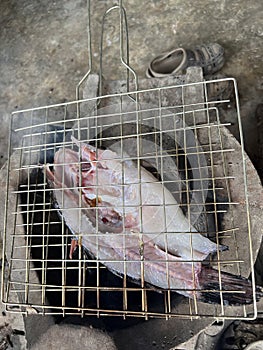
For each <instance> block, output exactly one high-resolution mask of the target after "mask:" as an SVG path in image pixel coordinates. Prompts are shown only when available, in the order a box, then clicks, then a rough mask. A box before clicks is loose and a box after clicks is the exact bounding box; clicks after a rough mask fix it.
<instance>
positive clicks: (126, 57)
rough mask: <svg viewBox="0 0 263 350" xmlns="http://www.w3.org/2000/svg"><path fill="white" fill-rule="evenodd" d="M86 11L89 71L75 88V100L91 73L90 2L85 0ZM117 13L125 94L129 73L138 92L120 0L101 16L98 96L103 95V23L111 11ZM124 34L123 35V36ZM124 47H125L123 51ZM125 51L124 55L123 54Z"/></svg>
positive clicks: (126, 26) (125, 15)
mask: <svg viewBox="0 0 263 350" xmlns="http://www.w3.org/2000/svg"><path fill="white" fill-rule="evenodd" d="M87 9H88V23H87V32H88V51H89V62H88V63H89V69H88V71H87V72H86V74H85V75H84V76H83V78H82V79H81V80H80V81H79V83H78V84H77V86H76V100H79V99H80V87H81V85H82V84H83V83H84V82H85V81H86V80H87V78H88V76H89V75H90V74H91V72H92V46H91V42H92V38H91V16H90V0H87ZM115 10H117V11H119V44H120V47H119V50H120V51H119V52H120V61H121V64H122V65H123V66H124V67H125V68H126V86H127V92H129V91H130V86H129V84H130V79H129V78H130V73H131V74H132V75H133V78H134V85H135V90H136V91H137V90H138V76H137V74H136V72H135V70H134V69H133V68H132V67H131V66H130V63H129V33H128V21H127V14H126V10H125V8H124V7H123V5H122V0H119V1H118V5H114V6H112V7H110V8H109V9H108V10H107V11H106V12H105V13H104V15H103V18H102V26H101V40H100V65H99V67H100V68H99V96H101V95H102V94H103V39H104V31H105V21H106V18H107V17H108V15H109V14H111V12H113V11H115ZM124 32H125V34H124ZM124 46H126V48H125V50H124ZM125 51H126V53H125Z"/></svg>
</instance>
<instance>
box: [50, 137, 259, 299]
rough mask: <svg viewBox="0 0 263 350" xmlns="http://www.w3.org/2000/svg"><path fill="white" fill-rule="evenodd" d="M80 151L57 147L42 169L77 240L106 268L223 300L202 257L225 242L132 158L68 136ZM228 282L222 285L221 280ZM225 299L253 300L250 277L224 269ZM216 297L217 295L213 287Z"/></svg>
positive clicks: (216, 276)
mask: <svg viewBox="0 0 263 350" xmlns="http://www.w3.org/2000/svg"><path fill="white" fill-rule="evenodd" d="M72 140H73V142H74V143H75V144H76V145H77V146H78V147H79V151H74V150H72V149H69V148H60V149H59V150H58V151H57V152H56V153H55V156H54V166H53V169H52V170H51V167H50V165H46V175H47V178H48V181H49V183H50V185H51V186H52V188H53V189H54V197H55V198H56V201H57V203H58V206H59V208H60V212H61V214H62V216H63V218H64V220H65V222H66V224H67V226H68V227H69V229H70V230H71V231H72V232H73V234H74V235H75V236H76V237H81V238H82V245H83V247H84V248H85V249H87V250H88V251H89V252H90V253H91V254H92V255H93V256H94V257H96V259H98V260H99V261H100V262H101V263H102V264H104V265H105V266H106V267H107V268H109V269H110V270H111V271H113V272H115V273H117V274H120V275H124V274H126V275H128V276H129V277H130V278H132V279H134V280H141V283H142V284H144V283H148V284H151V285H153V286H157V287H159V288H163V289H170V290H176V291H177V292H178V293H180V294H182V295H185V296H187V297H194V296H195V297H196V298H197V299H200V300H205V301H211V302H220V297H218V300H217V297H215V296H214V294H213V292H211V293H208V294H207V293H205V292H203V291H202V290H203V289H206V290H213V291H217V290H218V289H219V274H218V271H217V270H215V269H212V268H210V267H208V266H206V265H204V264H202V261H203V260H204V259H205V258H206V257H207V256H208V255H209V254H213V253H215V252H217V251H218V250H223V249H225V247H224V246H220V245H216V244H215V243H213V242H212V241H210V240H209V239H208V238H206V237H204V236H203V235H201V234H200V233H198V232H197V231H196V229H195V228H194V227H193V226H192V225H191V224H190V222H189V220H188V219H187V218H186V217H185V215H184V214H183V212H182V210H181V208H180V206H179V204H178V203H177V202H176V200H175V198H174V197H173V195H172V194H171V193H170V192H169V191H168V190H167V189H166V188H165V186H164V185H163V184H162V183H161V182H160V181H157V179H156V178H155V177H154V176H153V175H152V174H151V173H149V172H148V171H147V170H146V169H144V168H143V167H136V165H135V164H134V163H133V162H132V160H130V159H129V157H127V158H125V157H123V156H122V157H119V156H118V155H117V154H116V153H115V152H112V151H111V150H108V149H106V150H101V149H96V148H94V147H93V146H90V145H88V144H85V143H83V142H80V141H78V140H76V139H75V138H73V137H72ZM224 282H225V283H224ZM220 283H221V285H222V284H223V289H224V290H226V291H227V290H229V291H231V290H236V289H237V288H241V291H240V294H239V293H237V296H233V295H232V294H231V293H225V294H224V302H226V303H231V304H235V303H236V304H240V303H241V301H242V302H243V303H248V302H252V300H253V290H252V287H251V283H250V281H248V280H247V279H244V278H242V277H237V276H233V275H230V274H221V280H220ZM217 295H219V293H217Z"/></svg>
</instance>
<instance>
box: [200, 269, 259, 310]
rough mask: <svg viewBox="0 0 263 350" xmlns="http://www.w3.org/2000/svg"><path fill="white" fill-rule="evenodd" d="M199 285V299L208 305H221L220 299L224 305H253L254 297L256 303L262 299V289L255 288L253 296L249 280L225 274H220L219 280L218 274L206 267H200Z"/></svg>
mask: <svg viewBox="0 0 263 350" xmlns="http://www.w3.org/2000/svg"><path fill="white" fill-rule="evenodd" d="M220 280H221V283H220V282H219V281H220ZM199 285H200V288H201V293H200V299H201V300H202V301H204V302H208V303H216V304H221V298H222V300H223V304H224V305H244V304H251V303H253V301H254V298H255V297H256V300H257V301H258V300H259V299H260V298H261V297H263V288H262V287H259V286H256V290H255V295H254V289H253V287H252V283H251V281H250V280H249V279H247V278H245V277H242V276H235V275H232V274H231V273H227V272H221V273H220V278H219V272H218V271H217V270H215V269H213V268H211V267H208V266H202V270H201V272H200V275H199ZM220 285H221V290H220Z"/></svg>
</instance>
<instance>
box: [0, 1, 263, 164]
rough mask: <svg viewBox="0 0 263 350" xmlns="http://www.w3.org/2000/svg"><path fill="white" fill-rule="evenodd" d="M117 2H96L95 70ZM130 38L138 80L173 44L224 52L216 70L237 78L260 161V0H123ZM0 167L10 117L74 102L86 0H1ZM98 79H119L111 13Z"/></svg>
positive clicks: (248, 142) (83, 61) (251, 147)
mask: <svg viewBox="0 0 263 350" xmlns="http://www.w3.org/2000/svg"><path fill="white" fill-rule="evenodd" d="M114 3H116V2H115V1H109V0H100V1H93V2H92V6H91V19H92V35H93V38H92V42H93V45H92V47H93V49H92V57H93V63H94V65H93V67H92V70H93V71H94V72H98V70H99V47H98V42H99V38H100V22H101V18H102V15H103V13H104V11H105V10H106V9H107V8H108V7H109V6H110V5H111V4H114ZM123 3H124V6H125V7H126V9H127V14H128V23H129V34H130V63H131V66H132V67H133V68H134V69H135V70H136V72H137V73H138V76H139V79H140V78H143V77H144V76H145V70H146V68H147V65H148V63H149V61H150V60H151V59H152V58H154V57H155V56H156V55H158V54H159V53H161V52H163V51H165V50H167V49H170V48H174V47H180V46H181V47H190V48H191V47H194V46H195V45H198V44H200V43H209V42H218V43H220V44H221V45H222V46H223V47H224V48H225V55H226V64H225V66H224V67H223V69H222V70H221V72H220V73H224V74H226V75H228V76H233V77H235V78H236V79H237V82H238V86H239V92H240V102H241V117H242V121H243V126H244V135H245V147H246V151H247V153H248V155H249V156H250V158H251V159H252V161H254V162H255V164H256V161H257V158H258V154H257V150H258V147H257V125H256V119H255V109H256V107H257V105H258V104H259V103H262V102H263V101H262V90H263V74H262V73H263V67H262V63H261V62H262V52H263V40H262V37H263V24H262V20H261V18H262V15H261V13H262V10H263V4H262V1H261V0H253V1H250V2H247V1H245V0H229V1H225V0H221V1H217V0H197V1H194V2H193V3H192V4H191V6H189V3H188V2H186V1H182V0H167V1H157V0H151V1H150V0H144V1H143V2H142V1H140V0H129V1H128V0H126V1H125V0H124V1H123ZM0 12H1V19H0V21H1V31H0V49H1V56H0V62H1V64H0V76H1V79H0V87H1V88H0V118H1V128H0V166H1V165H3V164H4V162H5V161H6V159H7V144H8V137H7V135H8V129H9V119H10V113H11V112H12V111H14V110H19V109H24V108H30V107H35V106H42V105H47V104H52V103H60V102H64V101H70V100H73V99H75V86H76V84H77V83H78V82H79V80H80V79H81V78H82V76H83V75H84V74H85V73H86V71H87V69H88V43H87V33H86V27H87V10H86V0H67V1H66V0H57V1H49V0H48V1H45V2H44V1H41V0H19V1H15V0H2V1H1V3H0ZM105 28H106V31H105V44H104V61H103V62H104V66H103V74H104V76H105V78H107V79H119V78H122V77H123V75H124V69H123V67H120V64H119V63H120V60H119V51H118V37H119V34H118V22H117V17H116V14H112V17H111V21H107V23H106V27H105Z"/></svg>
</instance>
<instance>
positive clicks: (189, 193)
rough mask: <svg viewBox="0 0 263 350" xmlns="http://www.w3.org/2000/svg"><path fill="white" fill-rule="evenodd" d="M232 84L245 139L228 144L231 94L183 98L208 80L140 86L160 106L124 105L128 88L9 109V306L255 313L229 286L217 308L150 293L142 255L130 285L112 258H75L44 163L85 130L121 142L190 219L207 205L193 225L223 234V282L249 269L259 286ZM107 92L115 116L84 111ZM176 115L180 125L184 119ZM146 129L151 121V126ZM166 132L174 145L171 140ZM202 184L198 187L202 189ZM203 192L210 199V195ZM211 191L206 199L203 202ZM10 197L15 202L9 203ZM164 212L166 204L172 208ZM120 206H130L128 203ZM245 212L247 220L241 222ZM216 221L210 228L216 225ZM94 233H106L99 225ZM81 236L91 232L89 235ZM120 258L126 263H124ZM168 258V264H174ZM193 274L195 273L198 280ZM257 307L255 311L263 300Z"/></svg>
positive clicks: (151, 313)
mask: <svg viewBox="0 0 263 350" xmlns="http://www.w3.org/2000/svg"><path fill="white" fill-rule="evenodd" d="M229 81H230V82H231V83H232V84H234V88H235V98H234V99H235V103H236V106H237V110H236V116H237V121H238V126H239V130H240V139H241V145H238V146H237V145H234V146H233V145H231V144H230V145H229V144H228V136H229V135H228V134H227V133H226V127H227V126H230V123H221V122H220V119H219V111H220V109H219V107H220V106H221V107H222V106H223V105H225V104H228V103H229V102H230V101H229V100H226V101H224V100H222V101H210V102H208V99H206V103H204V102H203V100H200V101H199V102H196V103H190V104H189V103H186V101H185V99H184V93H185V90H186V89H187V88H190V89H191V88H193V87H196V86H197V87H201V88H202V89H204V93H205V96H206V97H207V94H206V91H207V87H208V85H209V84H214V83H218V81H216V82H215V81H212V82H203V83H197V84H186V85H179V86H171V87H165V88H159V89H152V90H144V91H135V92H133V93H132V95H133V96H134V97H135V100H137V101H142V100H143V99H144V98H145V97H146V96H147V95H148V94H150V95H151V96H153V95H155V96H156V104H155V105H151V106H147V107H145V105H143V104H140V103H132V104H129V109H128V111H127V109H126V107H125V106H126V102H127V101H126V98H129V97H130V95H131V94H130V93H123V94H116V95H111V96H103V97H99V98H94V99H87V100H81V101H73V102H69V103H63V104H58V105H53V106H45V107H39V108H33V109H28V110H24V111H19V112H14V113H13V114H12V118H11V127H10V130H11V135H10V157H9V164H8V174H9V175H8V176H9V177H8V185H7V194H8V197H7V201H6V225H5V240H4V251H5V252H6V251H8V250H10V260H9V265H8V269H7V272H6V275H5V279H4V282H5V283H4V284H3V290H2V293H3V294H2V295H3V301H4V303H5V304H6V307H7V309H8V310H9V311H19V312H30V311H29V310H30V308H31V307H33V308H34V310H36V311H37V312H38V313H42V314H50V313H51V314H62V315H68V314H80V315H82V316H84V315H86V314H89V315H97V316H109V315H117V316H122V317H124V318H125V317H129V316H134V317H144V318H145V319H147V318H151V317H164V318H170V317H185V318H198V317H201V316H206V317H207V316H210V317H216V318H237V317H239V318H248V310H250V311H249V312H251V309H250V308H249V307H248V306H242V307H234V308H231V307H226V306H224V304H223V294H224V292H223V290H222V288H219V289H218V290H215V291H214V292H215V293H218V295H219V297H220V304H219V305H206V304H204V303H201V302H199V301H198V300H197V299H196V297H195V296H194V298H193V299H186V298H183V300H182V297H180V296H178V294H177V293H174V292H172V291H171V290H169V288H166V289H165V288H164V289H161V288H157V287H155V288H154V290H153V289H152V288H151V287H149V286H148V285H147V283H145V281H144V270H145V266H144V264H145V261H144V259H143V252H142V260H141V262H140V264H141V277H140V280H139V281H137V283H136V284H133V283H131V282H130V279H129V276H128V275H126V274H124V276H122V278H119V277H115V276H114V275H113V274H111V273H110V272H109V271H108V269H107V268H106V267H105V266H104V264H105V263H106V261H101V260H99V259H98V258H96V257H95V259H94V258H91V257H90V256H86V255H85V254H83V252H82V250H81V249H79V250H78V253H77V256H75V259H73V260H71V259H69V249H70V243H71V237H72V233H71V232H70V231H69V229H68V228H67V226H66V225H65V224H64V222H63V221H62V220H61V219H60V218H59V216H58V215H57V209H58V208H56V207H55V206H54V191H52V190H51V189H50V187H49V185H48V183H47V178H46V174H45V172H43V164H46V163H51V164H52V161H53V157H54V153H55V152H56V151H57V150H58V149H59V148H61V147H66V148H72V141H71V140H70V138H69V137H68V136H69V135H71V134H73V135H76V136H78V137H79V136H80V137H81V139H82V140H84V141H85V142H87V143H91V144H94V145H95V146H96V147H103V146H106V147H107V146H108V145H112V144H113V143H114V142H118V143H119V144H120V152H119V156H120V159H121V160H123V159H124V158H125V159H126V160H127V158H128V159H131V160H133V161H135V164H142V163H141V161H144V160H151V161H152V163H151V165H152V170H151V171H152V172H153V173H155V175H156V173H158V175H160V178H159V180H158V181H159V182H160V183H161V184H162V185H163V186H167V187H168V188H173V195H174V196H175V198H177V200H178V201H179V203H180V205H181V208H182V209H183V210H184V213H185V215H186V216H187V217H188V220H189V223H190V221H191V214H192V213H194V215H195V213H196V212H195V209H194V210H193V208H198V207H199V208H200V207H202V208H204V210H203V212H202V213H201V214H200V215H199V218H201V220H199V221H201V223H200V222H199V221H198V220H196V223H195V225H196V226H197V227H198V228H199V230H201V232H203V233H204V234H208V236H210V237H211V239H213V240H214V241H215V242H216V243H217V244H218V243H219V241H221V240H223V242H224V243H225V244H227V245H229V246H230V250H229V252H223V253H220V252H219V250H218V251H217V253H216V255H215V257H214V258H213V259H212V258H210V260H211V261H210V263H211V264H212V265H213V266H215V268H217V269H218V271H219V277H218V278H219V285H220V283H221V282H220V279H221V270H228V271H231V272H232V273H236V274H242V273H243V271H247V268H248V269H251V271H252V283H253V289H254V290H255V283H254V277H253V263H252V261H253V258H252V248H251V247H252V245H251V237H250V223H249V205H248V200H247V187H246V172H245V161H244V151H243V146H242V132H241V124H240V116H239V110H238V100H237V90H236V84H235V81H234V80H231V79H229ZM167 92H172V93H173V94H174V95H178V96H179V95H180V96H181V102H180V103H177V104H176V105H170V106H165V105H164V104H165V103H164V101H165V98H164V96H165V94H166V93H167ZM109 98H110V99H111V101H113V100H115V102H116V106H117V110H116V109H115V111H114V112H112V111H110V112H109V111H108V110H107V109H106V110H104V109H102V113H101V112H100V111H99V110H98V111H97V110H96V109H95V110H93V112H91V113H87V112H86V111H87V107H88V108H90V106H91V105H92V106H93V107H94V106H95V105H97V103H98V101H99V102H100V103H103V102H106V100H107V99H109ZM107 111H108V112H107ZM200 113H201V114H200ZM201 117H202V118H203V120H201ZM178 121H180V122H183V124H180V123H179V124H178ZM186 121H187V123H186ZM149 122H150V124H149ZM142 125H146V126H147V127H146V129H143V128H142ZM149 125H154V130H152V129H149V128H148V127H149ZM112 130H114V131H113V132H112ZM189 132H190V133H191V134H190V135H193V139H194V142H195V143H194V144H192V143H190V144H188V142H187V138H188V135H189V134H188V133H189ZM171 135H174V137H171ZM149 137H150V139H151V140H152V141H153V143H154V144H155V145H156V147H155V149H154V150H153V151H152V152H149V150H148V149H146V148H144V147H143V143H142V141H143V140H145V139H147V140H149ZM167 137H168V139H169V142H166V141H165V140H166V139H167ZM17 140H19V144H18V145H17ZM171 140H172V142H171ZM178 140H180V142H179V141H178ZM126 141H127V142H128V143H127V144H128V151H129V145H131V144H132V141H134V144H135V155H132V156H129V152H128V155H127V154H125V155H124V144H126ZM127 144H126V146H127ZM14 145H15V147H13V146H14ZM12 150H13V151H14V154H13V155H12V157H15V158H12V157H11V151H12ZM125 152H126V150H125ZM193 156H194V157H196V159H197V163H195V165H194V164H193V163H191V161H190V163H189V159H190V158H191V157H193ZM169 157H172V159H173V162H174V169H176V168H178V169H180V168H181V172H180V173H179V175H180V176H179V177H178V173H176V170H175V172H174V173H173V174H172V176H171V173H170V170H171V169H170V168H169V167H167V168H166V165H165V162H166V160H167V159H168V158H169ZM202 157H204V158H205V160H206V164H205V166H204V165H202V164H201V163H200V159H202ZM12 159H13V160H12ZM14 159H15V162H14ZM233 159H235V160H236V161H237V160H238V161H239V162H240V164H242V166H241V168H239V173H238V174H236V173H235V171H233V169H232V168H231V163H232V162H233ZM154 162H155V163H154ZM195 167H196V168H195ZM202 167H205V168H206V169H207V170H208V172H207V174H206V175H205V176H206V177H203V174H204V173H203V172H202ZM240 169H241V172H240ZM194 171H198V173H199V174H201V176H200V177H199V178H193V177H191V174H193V172H194ZM156 176H157V175H156ZM182 177H183V180H182ZM195 183H198V187H197V189H196V190H195V186H194V184H195ZM235 183H237V185H238V190H239V193H240V194H242V195H241V196H239V197H238V196H236V195H234V197H235V198H242V203H241V202H238V201H236V200H234V199H233V198H232V197H233V189H236V187H235V186H236V185H235ZM178 184H179V185H178ZM171 185H172V187H171ZM178 186H179V187H178ZM194 191H196V192H197V193H198V194H199V196H197V197H196V198H197V200H195V201H191V199H192V198H193V193H194ZM204 193H206V194H207V195H206V196H204ZM206 197H207V198H209V201H206V199H207V198H206ZM12 198H15V200H14V201H12V200H11V199H12ZM141 206H142V203H140V207H141ZM60 209H62V208H60ZM93 209H95V210H96V211H98V206H95V207H94V208H93ZM163 209H164V210H165V205H163ZM72 210H75V211H77V212H78V213H79V215H78V217H80V216H81V206H80V207H79V208H76V207H74V208H72ZM123 210H124V211H125V204H124V205H123ZM96 215H98V213H97V214H96ZM241 216H242V218H243V220H241V219H240V217H241ZM211 219H212V221H213V225H212V229H211V227H210V229H209V221H210V220H211ZM141 220H142V218H141ZM221 221H222V222H223V224H222V222H221ZM140 224H142V222H141V223H140ZM206 230H208V231H206ZM209 230H210V231H209ZM95 234H96V236H97V237H100V233H99V231H98V226H97V228H96V233H95ZM109 234H110V233H109ZM83 235H86V236H88V237H91V236H89V233H88V232H85V233H84V234H83ZM240 239H241V240H242V245H246V246H247V247H248V248H247V256H244V255H243V256H240V249H239V248H240V247H239V246H240ZM9 240H10V241H9ZM138 244H139V243H138ZM138 249H140V247H138ZM113 261H114V257H113ZM118 262H119V263H122V264H124V265H125V264H127V261H125V260H123V261H119V260H118ZM168 262H169V261H168V260H167V266H169V264H168ZM169 263H171V262H169ZM36 276H37V278H36ZM194 278H195V277H194V275H193V286H194ZM167 280H169V267H168V269H167ZM193 290H194V287H193ZM156 291H157V292H159V293H157V292H156ZM233 292H235V293H238V291H233ZM17 295H18V296H19V301H17ZM253 307H254V310H253V312H254V314H255V313H256V301H254V304H253Z"/></svg>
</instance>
